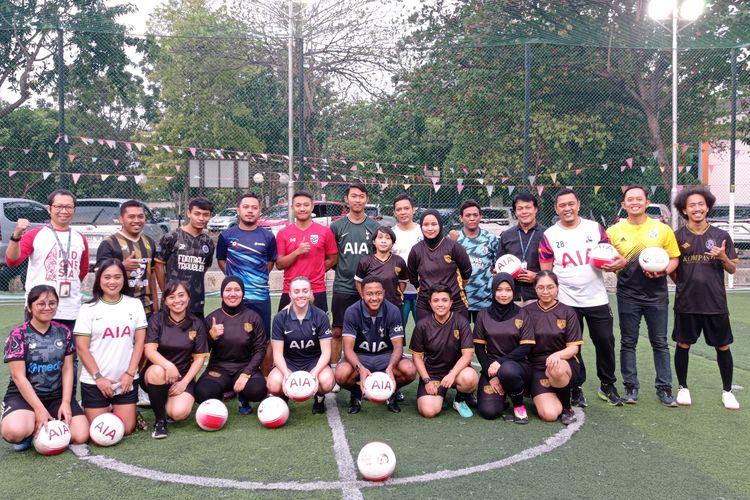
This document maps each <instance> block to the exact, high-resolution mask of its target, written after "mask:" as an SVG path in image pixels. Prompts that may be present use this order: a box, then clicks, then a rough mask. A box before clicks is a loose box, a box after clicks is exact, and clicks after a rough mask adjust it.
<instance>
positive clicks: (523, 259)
mask: <svg viewBox="0 0 750 500" xmlns="http://www.w3.org/2000/svg"><path fill="white" fill-rule="evenodd" d="M535 232H536V228H534V229H532V230H531V236H529V241H527V242H526V246H523V237H522V236H521V229H520V228H519V229H518V243H519V244H520V245H521V262H526V253H527V252H528V251H529V247H531V240H533V239H534V233H535Z"/></svg>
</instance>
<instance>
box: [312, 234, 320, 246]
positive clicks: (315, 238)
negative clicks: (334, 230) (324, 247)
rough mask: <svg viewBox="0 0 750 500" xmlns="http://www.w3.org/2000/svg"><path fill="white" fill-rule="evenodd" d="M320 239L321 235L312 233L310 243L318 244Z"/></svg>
mask: <svg viewBox="0 0 750 500" xmlns="http://www.w3.org/2000/svg"><path fill="white" fill-rule="evenodd" d="M319 240H320V236H318V235H317V234H311V235H310V243H312V244H313V245H317V244H318V241H319Z"/></svg>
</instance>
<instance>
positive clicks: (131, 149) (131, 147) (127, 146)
mask: <svg viewBox="0 0 750 500" xmlns="http://www.w3.org/2000/svg"><path fill="white" fill-rule="evenodd" d="M125 148H126V149H127V150H128V151H133V144H132V143H130V142H126V143H125Z"/></svg>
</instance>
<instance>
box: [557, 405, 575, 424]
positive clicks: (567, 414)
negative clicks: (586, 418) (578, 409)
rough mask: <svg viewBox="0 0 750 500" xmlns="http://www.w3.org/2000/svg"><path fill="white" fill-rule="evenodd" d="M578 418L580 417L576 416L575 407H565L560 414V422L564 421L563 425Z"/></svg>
mask: <svg viewBox="0 0 750 500" xmlns="http://www.w3.org/2000/svg"><path fill="white" fill-rule="evenodd" d="M577 420H578V417H576V414H575V412H574V411H573V408H565V409H564V410H563V411H562V415H560V422H562V424H563V425H570V424H572V423H573V422H576V421H577Z"/></svg>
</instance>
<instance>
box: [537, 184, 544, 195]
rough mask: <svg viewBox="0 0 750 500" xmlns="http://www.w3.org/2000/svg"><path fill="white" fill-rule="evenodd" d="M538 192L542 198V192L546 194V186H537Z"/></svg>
mask: <svg viewBox="0 0 750 500" xmlns="http://www.w3.org/2000/svg"><path fill="white" fill-rule="evenodd" d="M536 192H537V193H539V196H542V192H544V186H537V187H536Z"/></svg>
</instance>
